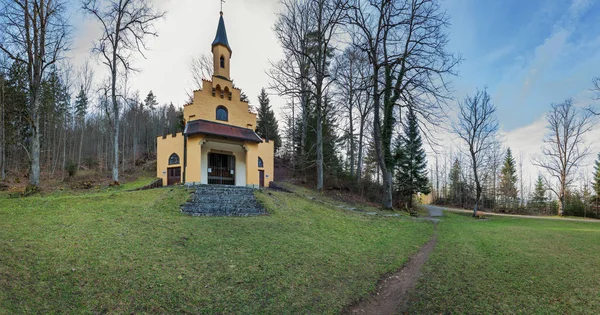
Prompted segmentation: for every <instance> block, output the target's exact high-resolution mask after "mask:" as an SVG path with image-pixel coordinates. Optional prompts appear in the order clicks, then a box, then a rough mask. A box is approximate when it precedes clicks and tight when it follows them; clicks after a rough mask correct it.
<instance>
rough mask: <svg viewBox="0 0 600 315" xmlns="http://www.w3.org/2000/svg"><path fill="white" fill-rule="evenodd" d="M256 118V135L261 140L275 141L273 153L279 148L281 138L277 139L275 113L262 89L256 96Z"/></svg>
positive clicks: (277, 128)
mask: <svg viewBox="0 0 600 315" xmlns="http://www.w3.org/2000/svg"><path fill="white" fill-rule="evenodd" d="M258 103H259V104H260V107H259V109H258V118H257V122H256V133H257V134H258V135H259V136H260V137H262V138H263V139H267V140H269V141H275V151H277V150H279V147H281V138H280V137H279V126H278V124H277V119H276V118H275V113H274V112H273V110H272V109H271V105H270V104H269V95H267V92H266V91H265V89H264V88H263V89H262V90H261V91H260V95H259V96H258Z"/></svg>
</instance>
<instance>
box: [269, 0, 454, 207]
mask: <svg viewBox="0 0 600 315" xmlns="http://www.w3.org/2000/svg"><path fill="white" fill-rule="evenodd" d="M281 5H282V9H281V11H280V12H279V13H278V15H277V21H276V23H275V26H274V30H275V33H276V36H277V38H278V40H279V43H280V45H281V47H282V49H283V53H284V56H283V58H282V59H281V60H279V61H276V62H273V63H272V68H271V70H270V71H269V75H270V77H271V89H272V90H273V91H275V92H276V93H278V94H279V95H281V96H283V97H285V98H286V99H287V100H288V104H287V106H286V110H285V112H284V119H285V124H284V126H285V127H284V130H283V135H282V137H283V138H284V140H285V141H284V144H283V146H282V152H281V155H282V156H283V157H284V158H285V159H286V160H287V161H289V163H290V164H291V165H292V166H291V167H292V168H293V170H294V171H296V172H297V173H299V174H300V176H304V177H306V176H307V174H311V173H312V172H313V171H314V172H315V173H316V174H315V176H314V177H312V178H314V179H315V181H316V188H317V190H319V191H323V190H324V188H325V179H326V178H327V177H328V176H329V177H330V178H331V181H334V180H338V179H339V178H340V177H347V178H348V179H349V180H350V181H351V182H352V183H353V184H354V185H357V184H359V183H361V182H367V185H369V186H372V185H378V186H379V187H381V189H379V191H380V192H381V191H382V192H383V194H381V193H379V197H380V198H378V199H379V201H380V202H381V203H382V205H383V206H384V207H386V208H392V207H393V206H394V205H398V202H403V205H406V206H408V207H409V208H410V207H412V196H413V195H415V194H417V193H428V192H429V190H430V185H429V183H428V176H427V172H428V170H427V167H426V157H425V151H424V150H423V148H422V146H423V137H424V138H425V139H426V140H427V141H433V140H434V139H433V137H432V134H433V131H434V129H435V127H436V126H440V124H441V123H442V119H441V117H443V116H444V115H443V112H444V110H445V109H446V105H447V102H448V101H449V100H450V99H451V91H450V89H449V86H448V80H449V78H450V77H451V76H453V75H455V68H456V66H457V64H458V63H459V61H460V57H459V56H458V55H456V54H453V53H450V52H448V51H447V50H446V44H447V41H448V40H447V33H446V32H447V28H448V24H449V18H448V16H447V15H446V14H445V13H444V12H443V10H441V9H440V4H439V2H438V1H434V0H414V1H413V0H410V1H409V0H405V1H358V0H353V1H350V0H283V1H281ZM394 200H396V203H395V201H394Z"/></svg>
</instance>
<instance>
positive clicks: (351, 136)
mask: <svg viewBox="0 0 600 315" xmlns="http://www.w3.org/2000/svg"><path fill="white" fill-rule="evenodd" d="M353 93H354V91H352V84H350V91H349V94H350V95H349V97H350V100H349V103H350V104H348V105H349V106H348V109H349V110H350V112H349V113H348V115H349V117H348V118H349V123H350V124H349V128H350V130H349V131H348V135H349V136H350V178H354V121H353V117H352V108H353V107H352V103H353V95H352V94H353Z"/></svg>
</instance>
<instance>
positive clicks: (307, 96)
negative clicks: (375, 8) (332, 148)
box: [270, 0, 349, 191]
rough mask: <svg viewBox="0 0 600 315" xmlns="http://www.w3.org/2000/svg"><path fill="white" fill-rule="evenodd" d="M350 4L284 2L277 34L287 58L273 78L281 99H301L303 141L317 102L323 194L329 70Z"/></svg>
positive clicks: (316, 0) (319, 0) (318, 158)
mask: <svg viewBox="0 0 600 315" xmlns="http://www.w3.org/2000/svg"><path fill="white" fill-rule="evenodd" d="M348 1H349V0H284V1H283V2H282V4H283V6H284V10H283V11H282V13H281V14H280V15H279V17H278V22H277V23H276V24H275V32H276V34H277V35H278V38H279V41H280V43H281V45H282V47H283V49H284V54H285V55H286V57H285V59H284V60H282V61H281V62H280V63H278V64H275V65H274V67H273V70H272V71H271V73H270V75H271V78H272V79H273V80H274V84H273V86H274V87H275V88H276V89H277V90H278V91H279V94H280V95H286V94H287V95H289V94H292V95H293V94H296V95H300V98H301V103H302V104H303V105H301V106H303V107H304V108H303V109H304V110H303V113H302V115H303V132H302V133H303V137H305V131H306V130H305V128H306V126H304V125H306V123H304V122H308V119H307V118H308V113H309V112H308V104H309V102H310V100H312V101H313V102H314V112H315V116H316V128H315V129H316V167H317V190H319V191H322V190H323V185H324V183H323V180H324V171H323V164H324V155H323V119H324V117H323V115H324V112H325V111H326V108H325V107H326V106H328V102H326V101H325V99H326V98H327V91H328V88H329V86H330V85H331V83H332V82H333V80H332V79H331V76H330V69H329V68H330V64H331V61H332V58H333V50H334V49H335V46H334V39H335V36H336V35H337V34H336V32H337V30H338V29H339V26H340V25H341V24H342V22H343V18H344V16H345V12H346V7H347V4H348ZM290 71H291V72H290ZM297 86H299V90H298V87H297ZM304 139H305V138H304ZM303 141H305V140H303ZM302 146H304V144H302ZM304 150H306V149H304Z"/></svg>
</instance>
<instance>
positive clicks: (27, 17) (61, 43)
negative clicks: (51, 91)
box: [0, 0, 69, 189]
mask: <svg viewBox="0 0 600 315" xmlns="http://www.w3.org/2000/svg"><path fill="white" fill-rule="evenodd" d="M0 7H2V10H1V11H0V29H2V32H1V33H0V34H1V35H0V50H1V51H3V52H4V53H5V54H6V55H8V57H9V58H10V59H12V60H13V61H14V62H17V63H21V64H23V65H25V67H26V68H27V84H28V102H27V113H26V118H27V122H28V124H29V137H28V138H29V140H28V146H25V145H23V147H24V148H25V150H26V152H27V154H28V157H29V164H30V168H29V185H30V189H37V187H38V185H39V183H40V138H41V130H40V128H39V124H40V116H39V109H40V105H41V97H42V88H41V86H42V80H43V79H44V77H45V75H46V72H47V70H48V67H50V66H52V65H53V64H55V63H56V62H57V61H58V60H59V59H60V58H61V56H62V53H63V52H64V51H65V50H66V49H67V45H68V40H67V39H68V38H67V36H68V32H69V27H68V26H67V22H66V20H65V18H64V15H63V14H64V12H65V4H64V2H62V1H59V0H0Z"/></svg>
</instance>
